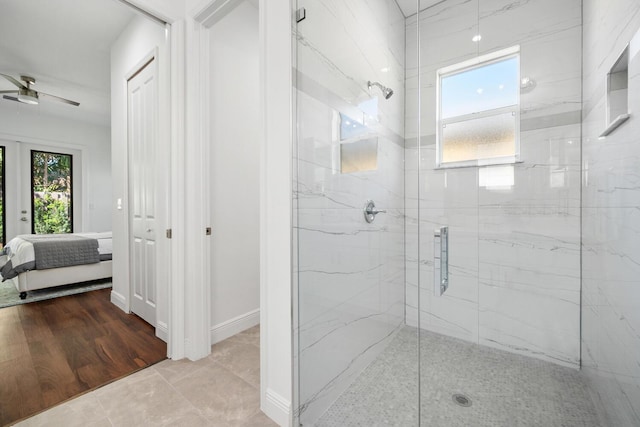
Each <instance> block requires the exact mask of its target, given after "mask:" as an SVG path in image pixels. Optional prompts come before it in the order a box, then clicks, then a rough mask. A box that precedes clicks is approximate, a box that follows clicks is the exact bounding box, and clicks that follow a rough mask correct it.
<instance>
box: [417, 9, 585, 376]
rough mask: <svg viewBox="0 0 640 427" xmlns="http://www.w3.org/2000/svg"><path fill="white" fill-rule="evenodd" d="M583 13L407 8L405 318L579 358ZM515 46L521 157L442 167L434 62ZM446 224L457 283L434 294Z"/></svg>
mask: <svg viewBox="0 0 640 427" xmlns="http://www.w3.org/2000/svg"><path fill="white" fill-rule="evenodd" d="M581 19H582V17H581V2H580V0H566V1H562V2H557V1H555V0H535V1H526V2H513V1H512V0H479V1H471V2H470V1H466V0H446V1H444V2H440V3H438V4H436V5H435V6H433V7H429V8H426V9H424V10H422V11H421V12H420V14H419V15H416V16H412V17H409V19H407V45H406V51H407V52H412V51H413V50H415V49H416V45H417V43H418V42H419V46H420V58H419V63H418V62H412V61H411V59H410V55H409V54H407V59H408V61H407V71H406V78H407V82H406V87H407V91H408V93H407V114H406V116H407V122H406V137H407V148H406V188H405V191H406V192H405V194H406V206H407V228H406V233H407V235H406V241H407V245H406V246H407V260H408V262H407V290H406V301H407V323H408V324H409V325H412V326H416V325H417V324H418V318H419V319H420V327H422V328H424V329H428V330H431V331H434V332H438V333H443V334H446V335H450V336H454V337H457V338H462V339H465V340H468V341H472V342H477V343H480V344H484V345H487V346H491V347H496V348H500V349H503V350H508V351H511V352H514V353H519V354H524V355H528V356H532V357H536V358H540V359H543V360H548V361H552V362H555V363H558V364H562V365H567V366H574V367H578V366H579V361H580V138H581V133H580V118H581V106H582V105H581V36H582V34H581V32H582V26H581ZM476 34H481V35H482V40H481V41H480V42H479V43H474V42H472V40H471V39H472V37H473V36H474V35H476ZM514 45H519V46H520V60H521V75H522V76H527V77H530V78H531V79H534V80H535V82H536V86H535V88H534V89H533V90H532V91H528V92H525V91H523V92H522V93H521V109H520V112H521V133H520V140H521V156H520V159H521V162H519V163H516V164H513V165H508V166H487V167H468V168H456V169H437V168H436V167H435V165H436V158H435V157H436V152H435V126H436V120H435V111H436V87H435V85H436V71H437V70H438V69H439V68H441V67H444V66H447V65H452V64H456V63H458V62H461V61H464V60H467V59H470V58H474V57H476V56H478V55H483V54H486V53H489V52H493V51H496V50H500V49H504V48H507V47H510V46H514ZM418 87H419V88H420V91H419V92H420V93H419V95H415V93H413V94H412V92H415V88H418ZM418 103H419V107H420V108H419V111H418V109H417V106H418ZM418 136H419V138H418ZM418 139H419V141H418ZM418 209H419V210H418ZM445 225H446V226H449V233H450V236H449V238H450V242H449V248H450V255H449V256H450V277H449V282H450V284H449V289H448V290H447V292H446V293H445V294H444V295H443V296H438V297H436V296H434V293H433V230H434V228H436V227H439V226H445ZM418 235H419V236H420V240H419V242H418V241H417V238H416V236H418ZM412 260H418V261H419V262H418V263H413V262H411V261H412ZM417 265H419V270H418V267H417ZM418 271H419V272H420V276H419V277H420V279H419V283H418ZM418 314H419V316H418Z"/></svg>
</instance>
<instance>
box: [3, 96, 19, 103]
mask: <svg viewBox="0 0 640 427" xmlns="http://www.w3.org/2000/svg"><path fill="white" fill-rule="evenodd" d="M2 97H3V98H4V99H8V100H9V101H16V102H20V101H18V98H16V97H15V96H9V95H3V96H2Z"/></svg>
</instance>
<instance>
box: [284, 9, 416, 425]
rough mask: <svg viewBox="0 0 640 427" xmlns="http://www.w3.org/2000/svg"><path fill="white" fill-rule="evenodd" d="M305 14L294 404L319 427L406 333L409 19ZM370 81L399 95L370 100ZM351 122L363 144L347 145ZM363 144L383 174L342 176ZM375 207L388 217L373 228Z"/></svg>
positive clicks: (375, 94) (362, 13)
mask: <svg viewBox="0 0 640 427" xmlns="http://www.w3.org/2000/svg"><path fill="white" fill-rule="evenodd" d="M298 7H305V9H306V19H305V20H304V21H302V22H300V23H299V24H298V25H297V27H296V29H295V35H296V38H297V50H296V56H297V64H296V83H295V84H296V89H297V92H296V104H295V108H296V114H297V124H298V128H297V135H296V136H297V144H296V147H295V149H294V153H293V155H294V164H295V172H296V178H295V182H294V200H295V208H294V216H295V235H296V236H297V239H296V242H295V246H296V256H295V257H294V258H295V260H294V263H295V265H296V270H295V271H296V272H297V274H296V277H295V281H296V296H297V300H298V304H297V307H296V314H297V316H296V324H295V329H296V348H297V351H296V363H297V368H298V369H297V375H298V380H297V396H296V397H297V398H298V413H297V416H298V417H299V421H300V423H301V424H304V425H313V424H314V422H315V421H316V420H317V419H318V418H319V417H320V416H321V415H322V414H323V413H324V412H325V411H326V409H327V408H328V407H329V406H331V404H332V403H333V402H334V401H335V400H336V399H337V398H338V396H340V394H341V393H342V392H343V391H344V390H345V389H347V388H348V387H349V385H350V384H351V383H352V381H353V380H354V379H355V378H356V377H357V376H358V375H359V374H360V373H361V372H362V370H363V369H364V368H365V367H366V366H368V365H369V364H370V363H371V362H372V361H373V360H374V359H375V358H376V357H377V356H378V355H379V353H380V352H381V351H382V350H383V349H384V348H385V346H386V345H387V344H388V342H389V340H391V339H392V338H393V336H394V335H395V333H396V331H397V330H398V328H399V327H400V326H401V325H402V324H403V323H404V311H405V304H404V296H405V295H404V292H405V290H404V283H405V257H404V251H405V247H404V239H405V228H404V221H405V218H404V198H405V195H404V180H405V177H404V155H405V153H404V145H405V144H404V92H405V91H404V56H405V50H404V49H405V34H404V30H405V20H404V16H403V15H402V13H401V11H400V9H399V8H398V6H397V4H396V3H395V2H389V1H387V0H373V1H371V0H356V1H349V2H343V1H339V0H327V1H322V2H318V1H310V0H309V1H307V0H300V1H298ZM369 80H371V81H378V82H380V83H381V84H383V85H385V86H389V87H391V88H392V89H393V91H394V95H393V96H392V97H391V98H390V99H388V100H385V99H384V98H383V97H382V95H381V93H380V91H378V89H377V88H375V87H374V88H372V90H371V91H369V90H368V88H367V81H369ZM363 103H364V104H366V103H369V105H368V106H365V105H364V104H363ZM372 105H373V107H372ZM376 105H377V107H376ZM375 108H377V110H375ZM372 109H373V110H375V111H372ZM341 114H342V115H345V116H348V117H349V120H350V121H353V122H356V123H359V124H361V125H364V126H365V128H364V129H363V130H362V133H361V134H360V135H358V136H355V137H352V138H351V139H348V140H346V141H344V140H341V138H342V137H343V136H342V135H341V132H340V123H341V116H340V115H341ZM365 139H366V140H367V141H371V142H372V143H373V144H376V146H377V161H376V166H375V168H374V169H373V170H367V171H359V172H352V173H342V172H341V164H340V161H341V159H340V152H341V144H343V143H349V142H350V141H359V140H365ZM367 200H374V201H375V203H376V207H377V208H378V209H383V210H386V212H385V213H381V214H378V216H377V218H376V219H375V221H374V222H373V223H367V222H366V221H365V219H364V214H363V207H364V205H365V202H366V201H367Z"/></svg>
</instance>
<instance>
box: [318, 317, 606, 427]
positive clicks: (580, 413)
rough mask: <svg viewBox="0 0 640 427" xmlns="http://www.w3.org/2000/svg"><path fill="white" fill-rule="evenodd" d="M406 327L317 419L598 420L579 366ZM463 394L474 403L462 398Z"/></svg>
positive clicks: (448, 424)
mask: <svg viewBox="0 0 640 427" xmlns="http://www.w3.org/2000/svg"><path fill="white" fill-rule="evenodd" d="M420 333H421V344H420V356H419V357H420V360H421V363H420V366H419V369H420V378H421V390H420V393H421V395H422V396H421V399H420V400H421V402H420V404H419V402H418V381H417V378H418V363H417V360H418V348H417V345H416V341H417V338H418V337H417V331H416V329H414V328H410V327H405V328H403V329H401V330H400V331H399V332H398V334H397V335H396V337H395V339H394V340H393V341H392V342H391V343H390V344H389V346H388V347H387V348H386V349H385V351H384V352H383V353H382V354H381V355H380V357H379V358H378V359H376V360H375V361H374V362H373V363H372V364H371V365H369V367H367V369H365V370H364V371H363V372H362V374H361V375H360V376H359V377H358V378H357V379H356V381H354V383H353V384H352V385H351V386H350V387H349V389H347V390H346V391H345V392H344V393H343V394H342V395H341V396H340V398H339V399H338V400H337V401H336V402H335V403H334V404H333V406H331V407H330V408H329V409H328V410H327V412H326V413H325V414H324V415H323V416H322V417H321V418H320V420H319V421H318V422H317V423H316V424H315V425H316V426H319V427H320V426H321V427H325V426H326V427H333V426H336V427H337V426H340V427H346V426H417V425H418V410H417V408H418V406H419V405H420V425H421V426H434V427H457V426H461V427H462V426H464V427H467V426H478V427H480V426H487V427H489V426H491V427H495V426H509V427H513V426H545V427H553V426H563V427H570V426H581V427H598V426H600V423H599V421H598V417H597V414H596V412H595V408H594V406H593V403H592V401H591V397H590V396H589V391H588V388H587V385H586V383H585V382H584V379H583V376H582V375H581V374H580V372H578V371H576V370H573V369H571V368H566V367H563V366H558V365H555V364H553V363H549V362H545V361H541V360H537V359H532V358H529V357H525V356H520V355H517V354H512V353H507V352H504V351H501V350H496V349H492V348H488V347H485V346H480V345H477V344H473V343H469V342H466V341H462V340H458V339H455V338H449V337H445V336H442V335H439V334H435V333H431V332H427V331H421V332H420ZM456 393H460V394H463V395H465V396H466V397H468V398H469V399H470V400H471V403H472V404H471V406H468V407H463V406H460V405H458V404H456V403H455V402H454V400H453V395H454V394H456Z"/></svg>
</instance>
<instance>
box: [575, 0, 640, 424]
mask: <svg viewBox="0 0 640 427" xmlns="http://www.w3.org/2000/svg"><path fill="white" fill-rule="evenodd" d="M583 5H584V59H583V71H584V85H583V99H584V100H583V110H584V115H583V117H584V121H583V124H582V132H583V168H584V169H583V170H584V173H583V190H582V206H583V208H582V245H583V246H582V248H583V249H582V257H583V258H582V365H583V368H584V372H585V373H586V374H587V376H588V378H589V379H590V380H591V381H590V382H591V385H592V390H593V392H594V400H595V401H596V402H597V403H601V405H600V408H601V409H603V410H604V411H603V415H604V416H605V419H604V420H603V421H602V425H610V426H625V427H626V426H638V425H640V335H639V333H638V332H639V331H640V286H639V285H640V282H639V281H638V277H640V240H639V239H638V235H639V233H640V216H639V215H638V213H639V212H638V206H640V191H639V190H638V181H637V177H638V171H639V170H640V115H639V113H640V3H638V1H637V0H615V1H608V2H602V1H598V0H585V1H584V2H583ZM629 42H631V46H630V59H629V78H630V80H629V111H630V112H631V118H630V119H629V120H628V121H627V122H626V123H624V124H622V125H621V126H620V127H619V128H618V129H616V130H615V131H614V132H613V133H611V134H609V136H607V137H606V139H599V135H600V134H601V133H602V132H603V131H604V129H605V120H606V118H605V117H606V113H605V111H606V87H605V79H606V75H607V73H608V71H609V69H610V68H611V67H612V65H613V64H614V63H615V61H616V59H617V57H618V55H620V53H621V52H622V50H623V49H624V47H625V45H626V44H627V43H629Z"/></svg>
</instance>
